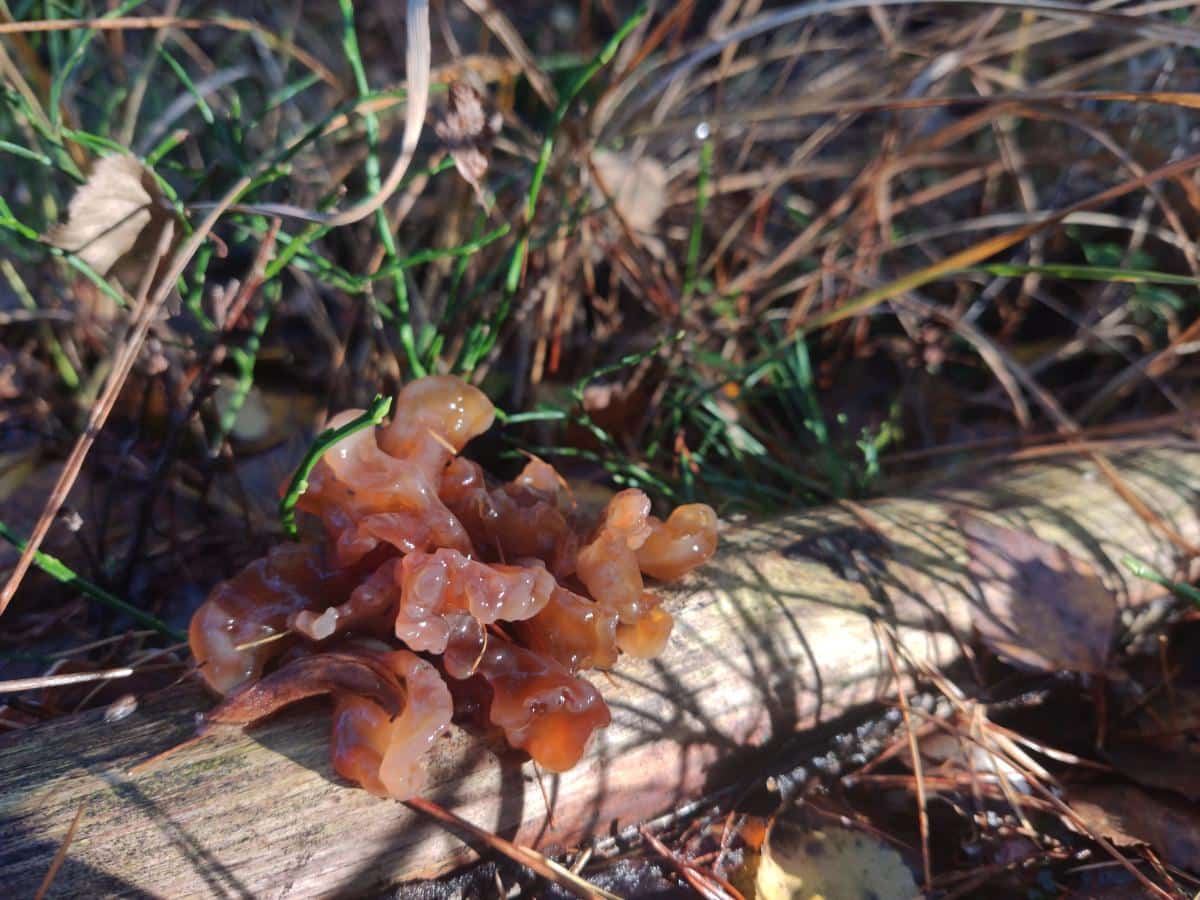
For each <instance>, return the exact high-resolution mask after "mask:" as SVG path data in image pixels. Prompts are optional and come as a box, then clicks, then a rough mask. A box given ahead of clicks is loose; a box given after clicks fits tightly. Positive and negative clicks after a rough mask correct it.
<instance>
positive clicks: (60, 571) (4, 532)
mask: <svg viewBox="0 0 1200 900" xmlns="http://www.w3.org/2000/svg"><path fill="white" fill-rule="evenodd" d="M0 538H3V539H4V540H6V541H8V542H9V543H10V544H12V545H13V546H14V547H16V548H17V549H18V550H22V551H23V550H24V549H25V544H26V541H24V540H22V539H21V538H19V537H17V535H16V534H15V533H14V532H13V531H12V529H10V528H9V527H8V526H7V525H5V524H4V523H3V522H0ZM33 564H34V565H35V566H37V567H38V568H39V569H41V570H42V571H43V572H45V573H46V574H47V575H49V576H50V577H51V578H53V579H55V580H56V581H61V582H62V583H63V584H69V585H70V586H71V587H73V588H75V589H76V590H77V591H79V592H80V593H81V594H84V595H85V596H88V597H91V598H92V599H93V600H96V601H98V602H100V603H103V604H104V605H105V606H107V607H110V608H111V609H115V610H116V611H117V612H120V613H124V614H125V615H127V616H129V618H131V619H133V620H134V621H135V622H138V623H140V624H142V625H145V626H146V627H147V628H153V629H154V630H155V631H157V632H158V633H159V634H162V635H166V636H167V637H169V638H170V639H171V640H173V641H175V642H177V643H178V642H182V641H186V640H187V635H185V634H184V633H183V632H181V631H176V630H175V629H174V628H172V627H171V626H170V625H168V624H167V623H166V622H164V621H163V620H162V619H159V618H158V617H157V616H152V615H151V614H150V613H148V612H145V611H143V610H140V609H138V608H137V607H136V606H134V605H132V604H131V603H128V602H126V601H124V600H122V599H121V598H120V597H117V596H116V595H114V594H110V593H109V592H108V591H106V590H104V588H102V587H100V586H99V585H97V584H93V583H92V582H90V581H88V580H87V579H86V578H83V577H82V576H80V575H77V574H76V573H75V571H74V570H73V569H72V568H71V567H70V566H68V565H67V564H66V563H65V562H63V561H62V560H61V559H58V558H57V557H54V556H51V555H50V554H49V553H43V552H41V551H40V550H39V551H37V552H36V553H34V554H33Z"/></svg>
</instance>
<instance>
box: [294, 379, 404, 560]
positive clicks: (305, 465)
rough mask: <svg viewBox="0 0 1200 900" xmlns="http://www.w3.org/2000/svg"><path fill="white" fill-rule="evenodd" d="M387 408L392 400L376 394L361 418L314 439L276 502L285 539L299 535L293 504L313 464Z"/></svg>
mask: <svg viewBox="0 0 1200 900" xmlns="http://www.w3.org/2000/svg"><path fill="white" fill-rule="evenodd" d="M391 408H392V398H391V397H382V396H379V395H378V394H377V395H376V396H375V399H374V400H372V401H371V406H370V408H369V409H368V410H367V411H366V412H364V413H363V414H362V415H361V416H359V417H358V418H356V419H354V420H353V421H350V422H347V423H346V424H345V425H343V426H342V427H341V428H326V429H325V430H324V431H322V432H321V433H320V434H318V435H317V439H316V440H315V441H313V443H312V446H311V447H309V448H308V453H306V454H305V455H304V459H303V460H301V461H300V466H299V467H298V468H297V469H296V474H295V475H293V476H292V480H291V482H290V483H289V484H288V489H287V493H286V494H284V495H283V499H282V500H280V501H279V521H280V522H281V523H282V524H283V530H284V532H285V533H286V534H287V536H288V537H290V538H294V537H296V535H297V534H299V531H298V530H297V528H296V503H297V502H298V501H299V500H300V495H301V494H303V493H304V492H305V491H306V490H308V476H309V475H311V474H312V470H313V469H314V468H315V467H316V465H317V462H318V461H319V460H320V459H321V457H322V456H324V455H325V451H326V450H328V449H329V448H330V447H332V446H333V445H334V444H336V443H337V442H338V441H340V440H342V439H343V438H347V437H349V436H350V435H352V434H355V433H356V432H359V431H362V430H363V429H364V428H373V427H375V426H376V425H378V424H379V423H380V422H382V421H383V420H384V418H385V417H386V416H387V414H388V412H390V411H391Z"/></svg>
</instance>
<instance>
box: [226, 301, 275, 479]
mask: <svg viewBox="0 0 1200 900" xmlns="http://www.w3.org/2000/svg"><path fill="white" fill-rule="evenodd" d="M281 290H282V288H281V286H280V283H279V282H278V281H272V282H268V283H267V284H265V285H264V286H263V288H262V297H263V302H262V307H261V308H260V309H259V310H258V314H257V315H256V316H255V317H254V324H253V325H252V326H251V329H250V336H249V337H248V338H247V339H246V346H245V347H235V348H230V350H229V356H230V358H231V359H232V360H233V362H234V364H235V365H236V366H237V368H238V379H237V383H236V384H235V385H234V387H233V393H232V394H231V395H230V397H229V405H228V406H227V407H226V408H225V410H224V412H222V413H221V421H220V425H219V430H218V431H217V434H216V435H215V436H214V438H213V440H212V443H211V444H210V445H209V452H211V453H212V454H214V455H215V454H216V453H217V451H218V450H219V449H220V447H221V445H222V444H223V443H224V442H225V436H226V435H228V434H229V432H231V431H233V426H234V424H236V422H237V417H238V416H239V415H240V414H241V412H242V407H243V406H244V405H245V403H246V398H247V397H248V396H250V389H251V388H252V387H254V366H255V364H256V363H257V362H258V351H259V350H260V349H262V336H263V334H264V333H265V332H266V330H267V324H268V323H269V322H270V321H271V313H273V312H274V311H275V306H276V304H277V303H278V302H279V296H280V293H281Z"/></svg>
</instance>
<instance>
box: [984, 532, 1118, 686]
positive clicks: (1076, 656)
mask: <svg viewBox="0 0 1200 900" xmlns="http://www.w3.org/2000/svg"><path fill="white" fill-rule="evenodd" d="M960 523H961V526H962V530H963V533H964V534H965V535H966V538H967V550H968V554H969V556H970V560H969V562H968V571H969V572H970V574H971V576H972V578H973V579H974V580H975V582H976V583H977V584H978V585H979V596H978V598H977V601H978V613H977V614H976V615H975V616H974V617H973V621H974V625H975V627H976V629H977V630H978V631H979V635H980V637H982V638H983V641H984V643H986V644H987V645H988V646H989V647H991V648H992V650H993V651H995V653H996V654H997V655H999V656H1001V657H1003V658H1005V659H1007V660H1009V661H1010V662H1013V663H1018V664H1021V665H1026V666H1031V667H1032V668H1035V669H1040V670H1042V671H1046V672H1054V671H1058V670H1061V669H1065V670H1067V671H1070V672H1088V673H1094V674H1098V673H1101V672H1103V671H1104V668H1105V664H1106V663H1107V661H1108V653H1109V646H1110V644H1111V643H1112V638H1113V629H1114V627H1115V624H1116V616H1117V602H1116V598H1115V597H1113V594H1112V591H1110V590H1109V589H1108V588H1106V587H1105V586H1104V584H1103V583H1102V582H1101V581H1100V579H1099V578H1098V577H1097V576H1096V573H1095V571H1094V570H1093V569H1092V568H1091V566H1089V565H1088V564H1087V563H1085V562H1084V561H1082V560H1080V559H1076V558H1075V557H1073V556H1072V555H1071V554H1070V553H1068V552H1067V551H1066V550H1064V549H1063V548H1062V547H1059V546H1058V545H1057V544H1051V543H1049V542H1047V541H1043V540H1041V539H1040V538H1037V537H1034V536H1033V535H1031V534H1025V533H1024V532H1020V531H1016V530H1014V529H1012V528H1006V527H1004V526H1002V525H994V524H992V523H990V522H986V521H984V520H983V519H980V518H978V517H977V516H972V515H965V516H962V517H961V519H960Z"/></svg>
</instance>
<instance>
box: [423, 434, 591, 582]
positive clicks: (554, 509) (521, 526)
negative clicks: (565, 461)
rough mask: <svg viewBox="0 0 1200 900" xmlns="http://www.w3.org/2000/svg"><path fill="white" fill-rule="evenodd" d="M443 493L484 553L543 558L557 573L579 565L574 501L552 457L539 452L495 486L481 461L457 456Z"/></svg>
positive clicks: (444, 478)
mask: <svg viewBox="0 0 1200 900" xmlns="http://www.w3.org/2000/svg"><path fill="white" fill-rule="evenodd" d="M442 498H443V499H444V500H445V501H446V505H447V506H449V507H450V509H451V510H452V511H453V512H454V514H455V515H456V516H457V517H458V518H459V520H460V521H461V522H462V523H463V526H464V527H465V528H466V529H467V532H468V533H469V534H470V536H471V540H472V541H473V542H474V544H475V547H476V548H477V549H478V550H479V552H480V553H481V554H482V555H483V558H485V559H487V560H490V561H499V562H507V561H511V560H514V559H540V560H541V561H542V562H543V563H545V564H546V568H548V569H549V570H550V571H551V572H552V573H553V574H554V576H555V577H556V578H565V577H567V576H568V575H570V574H571V573H572V572H573V571H574V564H575V556H576V553H577V552H578V550H579V535H578V534H577V533H576V531H575V530H574V528H573V527H572V525H571V516H572V514H573V511H574V510H573V507H574V503H573V502H572V501H571V498H570V494H569V493H568V492H567V491H566V490H565V489H564V488H563V486H562V485H561V484H560V483H559V480H558V474H557V473H556V472H554V470H553V468H552V467H551V466H550V465H549V464H548V463H545V462H543V461H542V460H540V459H537V458H536V457H534V458H532V459H530V461H529V462H528V463H527V464H526V465H525V468H524V469H523V470H522V471H521V473H520V474H519V475H518V476H517V477H516V478H515V479H513V480H512V481H511V482H509V483H508V484H505V485H501V486H498V487H495V486H491V485H489V484H488V481H487V478H486V476H485V474H484V471H483V468H482V467H481V466H480V465H479V464H478V463H475V462H472V461H470V460H467V459H461V458H459V459H455V460H454V461H453V462H451V463H450V465H449V466H448V467H447V468H446V471H445V474H444V475H443V476H442Z"/></svg>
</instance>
